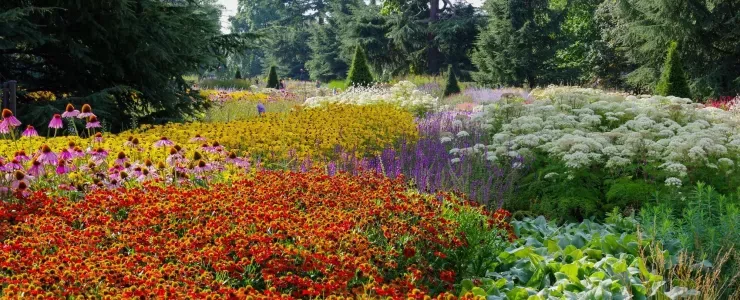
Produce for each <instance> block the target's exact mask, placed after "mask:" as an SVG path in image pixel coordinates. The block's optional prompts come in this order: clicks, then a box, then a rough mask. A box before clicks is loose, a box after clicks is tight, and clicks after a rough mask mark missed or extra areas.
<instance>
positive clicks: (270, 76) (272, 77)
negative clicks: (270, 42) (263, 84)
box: [267, 66, 280, 89]
mask: <svg viewBox="0 0 740 300" xmlns="http://www.w3.org/2000/svg"><path fill="white" fill-rule="evenodd" d="M267 88H270V89H278V88H280V81H279V80H278V75H277V70H276V69H275V66H272V67H270V72H269V73H267Z"/></svg>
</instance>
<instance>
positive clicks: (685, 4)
mask: <svg viewBox="0 0 740 300" xmlns="http://www.w3.org/2000/svg"><path fill="white" fill-rule="evenodd" d="M601 6H602V7H604V10H605V11H608V12H609V13H610V14H611V18H613V19H614V23H615V25H616V26H612V27H610V28H607V29H606V30H605V31H604V32H605V35H606V37H607V40H608V42H609V43H610V44H613V45H615V47H616V48H619V49H624V51H625V56H626V57H627V59H628V61H629V62H631V63H633V64H634V65H636V66H637V67H636V68H634V69H632V70H631V71H630V72H629V74H628V75H627V77H626V78H627V82H628V84H630V86H632V87H633V88H635V89H639V90H644V91H645V92H652V91H654V88H655V87H657V82H658V81H659V79H660V70H661V66H662V64H663V62H664V58H665V54H666V53H665V50H666V49H667V48H668V47H669V45H670V43H671V42H673V41H676V42H678V44H679V45H681V48H680V49H681V51H680V52H681V58H682V62H683V67H684V71H685V74H687V75H688V78H687V79H688V82H689V85H690V86H691V91H692V94H693V96H695V97H699V98H707V97H718V96H726V95H736V94H738V93H739V92H740V47H737V45H740V15H738V12H740V3H738V1H737V0H716V1H703V0H673V1H669V0H616V1H605V2H604V3H602V4H601Z"/></svg>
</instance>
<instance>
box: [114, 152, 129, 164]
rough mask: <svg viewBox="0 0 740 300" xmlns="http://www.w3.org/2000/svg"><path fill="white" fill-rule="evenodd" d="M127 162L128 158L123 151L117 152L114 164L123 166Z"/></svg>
mask: <svg viewBox="0 0 740 300" xmlns="http://www.w3.org/2000/svg"><path fill="white" fill-rule="evenodd" d="M127 161H128V157H126V153H123V151H121V152H118V157H117V158H116V164H118V165H123V164H125V163H126V162H127Z"/></svg>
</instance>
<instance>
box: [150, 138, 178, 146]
mask: <svg viewBox="0 0 740 300" xmlns="http://www.w3.org/2000/svg"><path fill="white" fill-rule="evenodd" d="M174 145H175V143H174V142H172V141H170V140H169V139H167V137H164V136H163V137H161V138H159V140H158V141H156V142H154V147H157V148H161V147H171V146H174Z"/></svg>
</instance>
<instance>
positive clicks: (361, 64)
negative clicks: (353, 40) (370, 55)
mask: <svg viewBox="0 0 740 300" xmlns="http://www.w3.org/2000/svg"><path fill="white" fill-rule="evenodd" d="M373 82H375V79H373V74H372V73H370V67H369V66H368V65H367V58H366V57H365V52H364V51H363V50H362V47H360V46H359V45H358V46H357V47H356V48H355V56H354V58H353V59H352V66H351V67H350V69H349V74H348V75H347V86H369V85H371V84H372V83H373Z"/></svg>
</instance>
